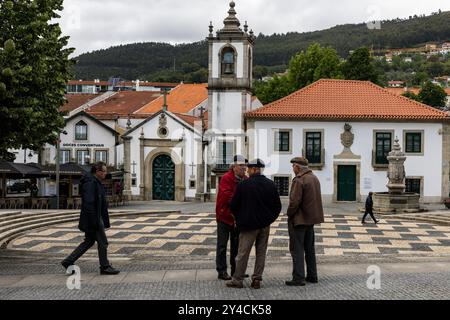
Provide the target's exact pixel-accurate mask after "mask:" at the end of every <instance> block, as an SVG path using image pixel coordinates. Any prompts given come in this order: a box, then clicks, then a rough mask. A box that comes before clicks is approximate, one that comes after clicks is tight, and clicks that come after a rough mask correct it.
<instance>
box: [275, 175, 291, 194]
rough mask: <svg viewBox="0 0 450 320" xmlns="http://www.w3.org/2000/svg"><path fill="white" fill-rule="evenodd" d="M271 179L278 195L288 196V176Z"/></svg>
mask: <svg viewBox="0 0 450 320" xmlns="http://www.w3.org/2000/svg"><path fill="white" fill-rule="evenodd" d="M273 181H274V182H275V186H276V187H277V190H278V194H279V195H280V196H282V197H283V196H284V197H286V196H289V177H274V178H273Z"/></svg>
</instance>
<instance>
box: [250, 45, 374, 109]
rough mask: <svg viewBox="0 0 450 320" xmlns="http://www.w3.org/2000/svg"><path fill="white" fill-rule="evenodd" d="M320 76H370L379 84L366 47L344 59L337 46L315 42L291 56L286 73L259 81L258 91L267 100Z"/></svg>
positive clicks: (274, 98) (365, 77)
mask: <svg viewBox="0 0 450 320" xmlns="http://www.w3.org/2000/svg"><path fill="white" fill-rule="evenodd" d="M320 79H347V80H367V81H372V82H373V83H376V84H379V77H378V73H377V71H376V70H375V67H374V61H373V58H372V57H371V56H370V52H369V50H368V49H367V48H359V49H357V50H355V51H354V52H353V53H352V54H351V55H350V57H349V58H348V59H347V61H344V62H341V59H340V58H339V56H338V54H337V52H336V50H334V49H333V48H331V47H321V46H320V44H318V43H313V44H312V45H311V46H310V47H309V48H308V49H307V50H306V51H302V52H299V53H298V54H297V55H295V56H294V57H293V58H292V59H291V61H290V63H289V69H288V71H287V74H286V75H283V76H276V77H274V78H273V79H271V80H269V81H265V82H264V81H257V82H256V84H255V94H256V95H257V96H258V98H259V100H260V101H261V102H262V103H264V104H267V103H270V102H272V101H275V100H278V99H281V98H282V97H284V96H286V95H288V94H290V93H292V92H294V91H297V90H299V89H301V88H303V87H305V86H307V85H310V84H312V83H313V82H315V81H317V80H320Z"/></svg>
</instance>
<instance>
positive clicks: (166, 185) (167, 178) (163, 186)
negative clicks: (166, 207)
mask: <svg viewBox="0 0 450 320" xmlns="http://www.w3.org/2000/svg"><path fill="white" fill-rule="evenodd" d="M152 169H153V199H154V200H175V164H174V163H173V161H172V159H171V158H170V157H169V156H167V155H160V156H158V157H156V158H155V160H154V161H153V168H152Z"/></svg>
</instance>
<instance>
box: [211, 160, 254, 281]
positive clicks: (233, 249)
mask: <svg viewBox="0 0 450 320" xmlns="http://www.w3.org/2000/svg"><path fill="white" fill-rule="evenodd" d="M247 162H248V160H247V159H245V157H243V156H241V155H235V156H234V157H233V164H232V165H231V167H230V170H229V171H228V172H227V173H226V174H225V175H224V176H223V177H222V179H220V183H219V190H218V192H217V200H216V221H217V248H216V270H217V273H218V278H219V279H221V280H230V279H231V277H230V275H229V274H228V273H227V246H228V239H230V265H231V275H233V274H234V271H235V269H236V261H235V259H236V255H237V251H238V245H239V232H238V230H237V228H236V223H235V220H234V216H233V214H232V213H231V210H230V201H231V199H232V198H233V195H234V192H235V191H236V187H237V185H238V183H239V182H241V181H242V180H244V179H245V178H246V176H245V172H246V171H247Z"/></svg>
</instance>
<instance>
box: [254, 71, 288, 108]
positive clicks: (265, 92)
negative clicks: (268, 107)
mask: <svg viewBox="0 0 450 320" xmlns="http://www.w3.org/2000/svg"><path fill="white" fill-rule="evenodd" d="M254 91H255V94H256V96H257V97H258V99H259V100H260V101H261V102H262V103H263V104H268V103H270V102H272V101H275V100H278V99H281V98H283V97H285V96H287V95H288V94H290V93H291V92H293V91H294V90H292V87H291V85H290V82H289V80H288V78H287V77H286V76H282V77H279V76H277V75H275V76H274V77H273V78H272V80H270V81H266V82H264V81H258V82H256V83H255V89H254Z"/></svg>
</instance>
